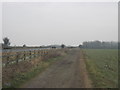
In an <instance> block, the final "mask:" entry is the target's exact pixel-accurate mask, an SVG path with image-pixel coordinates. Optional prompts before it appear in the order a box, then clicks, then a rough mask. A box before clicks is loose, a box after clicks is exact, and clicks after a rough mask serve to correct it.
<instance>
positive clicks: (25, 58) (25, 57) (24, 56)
mask: <svg viewBox="0 0 120 90" xmlns="http://www.w3.org/2000/svg"><path fill="white" fill-rule="evenodd" d="M23 58H24V60H25V59H26V55H25V51H24V57H23Z"/></svg>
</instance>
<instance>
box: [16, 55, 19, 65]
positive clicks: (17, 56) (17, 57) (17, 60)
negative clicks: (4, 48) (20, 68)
mask: <svg viewBox="0 0 120 90" xmlns="http://www.w3.org/2000/svg"><path fill="white" fill-rule="evenodd" d="M18 62H19V53H17V55H16V64H18Z"/></svg>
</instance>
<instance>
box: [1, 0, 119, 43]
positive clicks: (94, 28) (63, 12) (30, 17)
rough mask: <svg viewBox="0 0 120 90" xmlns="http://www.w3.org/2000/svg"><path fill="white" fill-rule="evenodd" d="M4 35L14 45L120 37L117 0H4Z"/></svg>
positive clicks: (80, 41)
mask: <svg viewBox="0 0 120 90" xmlns="http://www.w3.org/2000/svg"><path fill="white" fill-rule="evenodd" d="M2 9H3V14H2V15H3V17H2V18H3V20H2V21H3V25H2V26H3V37H5V36H7V37H9V38H10V41H11V43H12V45H23V44H26V45H49V44H62V43H64V44H66V45H79V44H80V43H82V42H83V41H88V40H104V41H117V40H118V7H117V3H108V2H107V3H105V2H101V3H94V2H90V3H83V2H79V3H77V2H66V3H65V2H50V3H49V2H47V3H43V2H38V3H37V2H36V3H35V2H31V3H28V2H27V3H25V2H21V3H20V2H17V3H8V2H6V3H3V8H2Z"/></svg>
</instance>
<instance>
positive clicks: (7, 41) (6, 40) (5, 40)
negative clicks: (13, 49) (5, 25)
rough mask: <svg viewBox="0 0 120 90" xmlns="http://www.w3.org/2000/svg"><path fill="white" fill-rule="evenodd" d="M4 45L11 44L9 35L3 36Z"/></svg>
mask: <svg viewBox="0 0 120 90" xmlns="http://www.w3.org/2000/svg"><path fill="white" fill-rule="evenodd" d="M3 42H4V46H9V45H10V40H9V38H8V37H5V38H3Z"/></svg>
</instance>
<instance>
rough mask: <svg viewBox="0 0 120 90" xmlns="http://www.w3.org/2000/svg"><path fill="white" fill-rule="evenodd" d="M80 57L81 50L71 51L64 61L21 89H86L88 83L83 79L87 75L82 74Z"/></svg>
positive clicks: (59, 61)
mask: <svg viewBox="0 0 120 90" xmlns="http://www.w3.org/2000/svg"><path fill="white" fill-rule="evenodd" d="M80 56H81V55H80V49H71V50H69V52H68V53H67V55H66V56H65V57H64V58H63V59H62V60H58V61H56V62H55V63H54V64H53V65H51V66H50V67H49V68H48V69H46V70H45V71H44V72H42V73H41V74H39V75H38V76H36V77H35V78H33V79H31V80H30V81H28V82H26V83H25V84H24V85H22V86H21V88H85V87H86V85H85V82H87V81H84V78H82V77H83V76H85V75H83V74H81V73H82V71H81V70H80V63H81V61H83V60H81V59H80ZM82 70H83V69H82ZM84 71H85V70H83V72H84ZM85 74H86V73H85Z"/></svg>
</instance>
